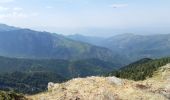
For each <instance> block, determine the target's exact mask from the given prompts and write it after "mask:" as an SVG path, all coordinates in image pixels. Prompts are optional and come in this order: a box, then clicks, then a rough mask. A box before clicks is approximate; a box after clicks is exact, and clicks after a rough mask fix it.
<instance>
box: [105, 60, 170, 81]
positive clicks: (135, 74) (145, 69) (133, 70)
mask: <svg viewBox="0 0 170 100" xmlns="http://www.w3.org/2000/svg"><path fill="white" fill-rule="evenodd" d="M167 63H170V57H166V58H161V59H153V60H152V59H149V58H145V59H141V60H139V61H136V62H134V63H132V64H129V65H127V66H125V67H122V68H120V69H119V70H118V71H113V72H111V73H108V74H107V75H108V76H116V77H120V78H125V79H131V80H135V81H139V80H145V79H146V78H148V77H152V76H153V73H154V72H155V71H156V70H157V69H158V68H159V67H161V66H164V65H166V64H167Z"/></svg>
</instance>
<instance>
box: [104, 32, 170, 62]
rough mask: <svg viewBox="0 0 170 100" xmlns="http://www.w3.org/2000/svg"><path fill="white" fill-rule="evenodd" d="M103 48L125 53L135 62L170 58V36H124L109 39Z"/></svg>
mask: <svg viewBox="0 0 170 100" xmlns="http://www.w3.org/2000/svg"><path fill="white" fill-rule="evenodd" d="M103 46H105V47H107V48H110V49H112V50H113V51H118V52H120V53H124V54H125V55H126V56H128V58H130V59H133V60H136V59H140V58H144V57H149V58H155V57H165V56H170V34H162V35H148V36H147V35H135V34H122V35H117V36H114V37H112V38H109V39H107V40H106V41H105V43H104V44H103Z"/></svg>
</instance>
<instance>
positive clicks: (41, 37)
mask: <svg viewBox="0 0 170 100" xmlns="http://www.w3.org/2000/svg"><path fill="white" fill-rule="evenodd" d="M3 26H4V27H5V29H7V28H9V30H8V31H4V30H3V29H2V28H4V27H3ZM11 28H13V27H12V26H7V25H0V56H6V57H17V58H31V59H32V58H33V59H65V60H78V59H89V58H96V59H101V60H105V61H113V62H115V63H117V64H120V65H121V62H120V59H121V56H120V55H117V54H116V53H113V52H112V51H111V50H109V49H106V48H104V47H99V46H94V45H91V44H88V43H83V42H78V41H74V40H71V39H68V38H66V37H64V36H62V35H58V34H55V33H49V32H39V31H34V30H30V29H20V28H18V29H11ZM1 29H2V30H1Z"/></svg>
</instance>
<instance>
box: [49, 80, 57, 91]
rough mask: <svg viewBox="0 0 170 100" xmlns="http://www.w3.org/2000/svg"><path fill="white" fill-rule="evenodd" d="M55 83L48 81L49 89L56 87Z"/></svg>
mask: <svg viewBox="0 0 170 100" xmlns="http://www.w3.org/2000/svg"><path fill="white" fill-rule="evenodd" d="M54 85H55V84H54V83H52V82H49V83H48V86H47V88H48V91H51V90H52V89H53V88H54Z"/></svg>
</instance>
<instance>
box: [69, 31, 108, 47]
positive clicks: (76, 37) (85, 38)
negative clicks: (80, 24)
mask: <svg viewBox="0 0 170 100" xmlns="http://www.w3.org/2000/svg"><path fill="white" fill-rule="evenodd" d="M68 38H70V39H73V40H75V41H81V42H85V43H90V44H93V45H98V46H100V44H101V42H102V41H104V40H105V39H106V38H102V37H93V36H84V35H80V34H75V35H69V36H68Z"/></svg>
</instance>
